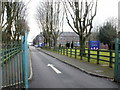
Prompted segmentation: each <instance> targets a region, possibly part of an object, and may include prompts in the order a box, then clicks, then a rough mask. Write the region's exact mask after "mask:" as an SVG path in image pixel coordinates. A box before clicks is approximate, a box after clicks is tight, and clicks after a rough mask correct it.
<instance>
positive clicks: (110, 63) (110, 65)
mask: <svg viewBox="0 0 120 90" xmlns="http://www.w3.org/2000/svg"><path fill="white" fill-rule="evenodd" d="M109 67H110V68H112V50H110V62H109Z"/></svg>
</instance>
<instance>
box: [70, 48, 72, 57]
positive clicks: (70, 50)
mask: <svg viewBox="0 0 120 90" xmlns="http://www.w3.org/2000/svg"><path fill="white" fill-rule="evenodd" d="M71 56H72V48H70V57H71Z"/></svg>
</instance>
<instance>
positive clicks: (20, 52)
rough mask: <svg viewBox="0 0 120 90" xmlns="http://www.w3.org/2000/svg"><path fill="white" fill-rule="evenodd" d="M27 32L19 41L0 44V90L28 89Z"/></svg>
mask: <svg viewBox="0 0 120 90" xmlns="http://www.w3.org/2000/svg"><path fill="white" fill-rule="evenodd" d="M27 35H28V34H27V32H26V33H25V36H22V37H21V41H19V42H18V41H11V42H9V43H8V42H7V43H2V49H1V50H0V54H1V59H0V60H1V61H2V63H1V65H0V68H2V69H1V70H2V77H0V78H2V79H0V80H1V82H2V86H0V87H2V89H3V90H4V89H5V90H6V89H10V90H11V89H13V88H19V89H21V88H25V89H28V45H27Z"/></svg>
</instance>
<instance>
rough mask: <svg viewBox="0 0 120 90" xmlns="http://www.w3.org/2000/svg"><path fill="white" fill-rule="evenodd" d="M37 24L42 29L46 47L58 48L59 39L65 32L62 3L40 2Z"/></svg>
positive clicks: (52, 0)
mask: <svg viewBox="0 0 120 90" xmlns="http://www.w3.org/2000/svg"><path fill="white" fill-rule="evenodd" d="M36 16H37V18H36V20H37V22H38V24H39V26H41V27H42V35H43V37H44V43H45V45H46V46H49V47H51V46H52V44H53V45H54V47H56V44H57V38H58V37H59V35H60V34H61V33H62V32H63V19H64V17H63V16H64V12H63V10H62V9H61V2H60V1H55V0H50V1H49V0H48V1H47V2H40V5H39V7H38V9H37V14H36Z"/></svg>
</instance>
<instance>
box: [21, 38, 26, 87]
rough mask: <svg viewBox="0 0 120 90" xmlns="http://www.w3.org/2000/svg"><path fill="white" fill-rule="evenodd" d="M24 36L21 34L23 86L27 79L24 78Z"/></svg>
mask: <svg viewBox="0 0 120 90" xmlns="http://www.w3.org/2000/svg"><path fill="white" fill-rule="evenodd" d="M24 44H25V43H24V36H21V49H22V82H23V85H22V88H24V85H25V79H24V76H25V75H24V73H25V69H24V67H25V65H24V63H25V62H24Z"/></svg>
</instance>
